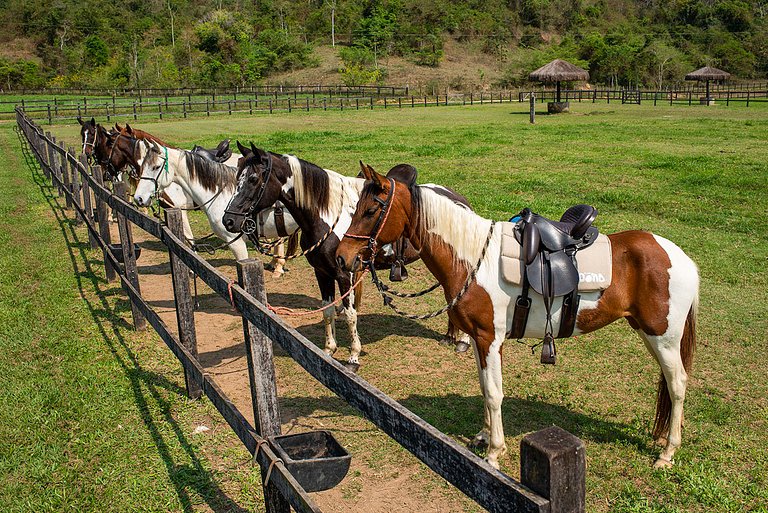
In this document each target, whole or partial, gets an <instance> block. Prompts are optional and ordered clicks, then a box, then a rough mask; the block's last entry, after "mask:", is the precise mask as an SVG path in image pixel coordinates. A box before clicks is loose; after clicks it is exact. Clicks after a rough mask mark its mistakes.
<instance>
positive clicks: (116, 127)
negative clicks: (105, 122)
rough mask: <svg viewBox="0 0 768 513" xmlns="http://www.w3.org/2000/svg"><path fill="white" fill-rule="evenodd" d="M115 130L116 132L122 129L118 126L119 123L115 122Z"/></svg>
mask: <svg viewBox="0 0 768 513" xmlns="http://www.w3.org/2000/svg"><path fill="white" fill-rule="evenodd" d="M115 130H117V131H118V132H122V131H123V127H121V126H120V123H115Z"/></svg>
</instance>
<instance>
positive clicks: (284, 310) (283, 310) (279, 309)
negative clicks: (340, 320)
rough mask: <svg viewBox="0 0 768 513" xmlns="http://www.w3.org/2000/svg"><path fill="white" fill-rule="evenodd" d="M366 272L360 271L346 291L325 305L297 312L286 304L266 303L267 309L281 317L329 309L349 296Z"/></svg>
mask: <svg viewBox="0 0 768 513" xmlns="http://www.w3.org/2000/svg"><path fill="white" fill-rule="evenodd" d="M367 272H368V271H367V270H365V271H363V272H362V273H360V277H359V278H358V279H357V281H356V282H355V283H354V284H352V285H351V286H350V287H349V290H348V291H346V292H345V293H344V294H342V295H341V296H339V298H338V299H336V300H334V301H333V302H331V303H328V304H327V305H325V306H323V307H321V308H317V309H315V310H307V311H303V312H297V311H296V310H294V309H293V308H289V307H287V306H272V305H270V304H269V303H267V308H269V310H270V311H271V312H272V313H274V314H277V315H280V316H283V317H307V316H309V315H314V314H318V313H321V312H324V311H325V310H327V309H329V308H331V307H336V306H337V305H338V304H339V303H341V302H342V301H343V300H344V299H345V298H346V297H347V296H349V295H350V294H351V293H352V292H353V291H354V290H355V288H356V287H357V286H358V285H360V283H361V282H362V281H363V278H365V275H366V273H367Z"/></svg>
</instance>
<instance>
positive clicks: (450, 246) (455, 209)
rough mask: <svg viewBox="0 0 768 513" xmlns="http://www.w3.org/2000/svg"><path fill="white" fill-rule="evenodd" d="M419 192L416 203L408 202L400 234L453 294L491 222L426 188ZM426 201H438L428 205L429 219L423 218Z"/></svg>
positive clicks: (481, 244) (480, 251)
mask: <svg viewBox="0 0 768 513" xmlns="http://www.w3.org/2000/svg"><path fill="white" fill-rule="evenodd" d="M420 193H421V199H420V202H413V201H411V209H412V210H411V212H410V215H408V216H407V217H408V220H407V221H406V224H405V228H404V231H403V234H404V235H405V236H406V237H407V238H408V239H409V240H410V241H411V243H412V244H413V245H414V247H415V248H416V249H417V250H419V256H420V257H421V259H422V260H423V261H424V264H425V265H426V266H427V268H428V269H429V271H430V272H431V273H432V274H433V275H434V276H435V278H437V280H438V281H439V282H440V284H441V285H442V286H443V288H444V289H445V290H446V292H447V293H449V294H451V295H456V294H458V292H459V290H460V289H461V287H462V286H463V285H464V282H465V281H466V279H467V275H468V273H469V272H470V270H471V269H472V268H473V267H474V266H475V265H477V259H478V258H479V257H480V254H481V253H482V251H483V247H484V245H485V243H486V239H487V237H488V230H489V229H490V226H491V221H490V220H488V219H484V218H482V217H480V216H479V215H477V214H475V213H474V212H472V211H470V210H467V209H466V208H463V207H460V206H458V205H456V204H455V203H454V202H453V201H451V200H448V199H446V198H443V197H441V196H440V195H438V194H437V193H435V192H434V191H432V190H429V189H427V188H420ZM430 202H439V204H432V205H431V206H432V208H431V214H430V215H431V219H424V217H426V216H427V214H426V212H430ZM417 209H418V210H419V211H417ZM417 219H418V220H417ZM440 221H445V222H443V223H441V222H440ZM427 223H430V224H431V226H427Z"/></svg>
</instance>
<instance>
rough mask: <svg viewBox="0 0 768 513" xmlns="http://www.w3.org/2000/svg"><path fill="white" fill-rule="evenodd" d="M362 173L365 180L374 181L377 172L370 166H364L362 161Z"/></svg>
mask: <svg viewBox="0 0 768 513" xmlns="http://www.w3.org/2000/svg"><path fill="white" fill-rule="evenodd" d="M360 172H361V173H363V178H365V179H366V180H373V173H375V171H374V170H373V168H372V167H371V166H369V165H368V164H364V163H363V161H362V160H361V161H360Z"/></svg>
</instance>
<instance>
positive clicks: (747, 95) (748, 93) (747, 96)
mask: <svg viewBox="0 0 768 513" xmlns="http://www.w3.org/2000/svg"><path fill="white" fill-rule="evenodd" d="M747 107H749V90H747Z"/></svg>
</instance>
